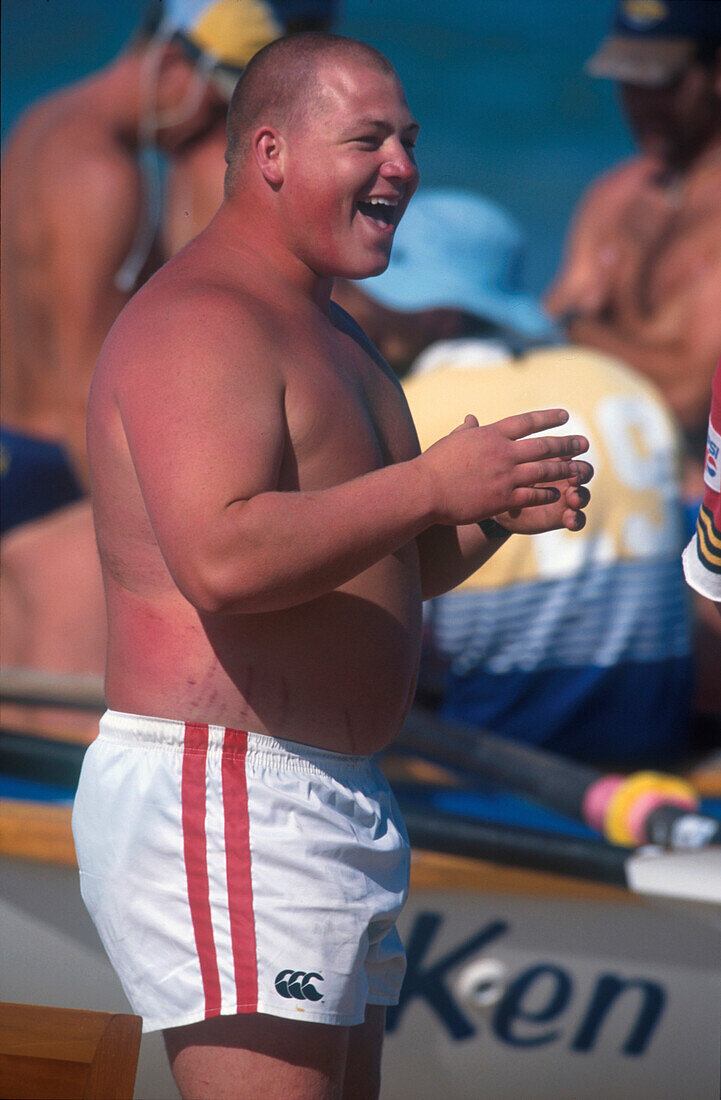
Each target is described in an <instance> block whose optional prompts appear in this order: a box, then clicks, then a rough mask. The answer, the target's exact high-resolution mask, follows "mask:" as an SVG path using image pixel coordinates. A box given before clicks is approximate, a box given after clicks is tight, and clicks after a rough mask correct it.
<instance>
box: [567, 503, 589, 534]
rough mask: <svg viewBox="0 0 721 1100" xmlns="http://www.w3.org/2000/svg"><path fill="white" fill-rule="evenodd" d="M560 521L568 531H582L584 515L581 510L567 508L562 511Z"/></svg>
mask: <svg viewBox="0 0 721 1100" xmlns="http://www.w3.org/2000/svg"><path fill="white" fill-rule="evenodd" d="M561 522H562V523H563V526H564V527H565V528H566V529H567V530H568V531H582V530H583V528H584V527H585V526H586V517H585V515H584V514H583V512H577V511H575V509H573V508H568V509H566V511H565V512H564V513H563V517H562V519H561Z"/></svg>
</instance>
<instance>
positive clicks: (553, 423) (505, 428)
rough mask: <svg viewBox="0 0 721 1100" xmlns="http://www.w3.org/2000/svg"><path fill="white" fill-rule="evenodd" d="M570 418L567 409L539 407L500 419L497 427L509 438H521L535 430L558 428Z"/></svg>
mask: <svg viewBox="0 0 721 1100" xmlns="http://www.w3.org/2000/svg"><path fill="white" fill-rule="evenodd" d="M567 420H568V413H567V412H566V410H565V409H537V410H536V411H535V412H526V413H518V414H517V415H516V416H507V417H506V418H505V419H504V420H499V421H498V423H497V424H496V427H497V428H498V430H499V431H500V432H502V433H503V435H505V436H507V437H508V439H521V438H522V437H523V436H524V435H532V434H533V432H543V431H546V430H547V429H548V428H558V427H559V426H560V425H561V424H565V423H566V421H567Z"/></svg>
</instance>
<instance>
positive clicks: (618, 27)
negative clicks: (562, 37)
mask: <svg viewBox="0 0 721 1100" xmlns="http://www.w3.org/2000/svg"><path fill="white" fill-rule="evenodd" d="M715 41H718V42H721V3H719V2H718V0H617V3H616V7H615V10H614V16H613V23H612V26H611V34H610V35H609V36H608V37H607V38H605V39H604V40H603V42H602V43H601V45H600V47H599V48H598V50H597V51H596V53H595V54H594V55H593V57H591V58H590V59H589V61H588V62H587V64H586V70H587V72H589V73H590V74H591V75H592V76H603V77H610V78H611V79H612V80H622V81H625V82H627V83H630V84H646V85H650V86H656V85H663V84H667V83H668V82H669V81H671V80H673V79H674V78H675V77H677V76H679V75H680V73H682V72H683V70H684V69H685V68H686V66H687V65H688V64H689V62H690V61H691V60H692V59H693V58H694V56H695V55H696V52H697V49H698V46H699V44H700V43H702V42H715Z"/></svg>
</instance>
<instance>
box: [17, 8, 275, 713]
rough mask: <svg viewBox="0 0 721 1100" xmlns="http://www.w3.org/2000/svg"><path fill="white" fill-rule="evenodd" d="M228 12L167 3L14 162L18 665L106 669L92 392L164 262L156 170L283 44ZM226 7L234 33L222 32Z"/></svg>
mask: <svg viewBox="0 0 721 1100" xmlns="http://www.w3.org/2000/svg"><path fill="white" fill-rule="evenodd" d="M228 7H229V2H228V0H195V2H190V3H178V2H176V0H165V2H164V4H163V12H164V17H163V21H162V22H161V24H160V27H158V28H155V29H154V30H153V31H152V32H151V31H148V32H147V33H145V32H143V33H141V34H140V35H139V36H138V37H137V39H136V40H135V41H133V42H132V43H131V44H130V46H129V47H128V48H127V49H126V50H124V51H123V53H121V54H120V55H119V56H118V57H117V58H116V59H115V60H114V61H113V62H112V63H111V64H110V65H109V66H108V67H107V68H105V69H103V70H102V71H101V72H98V73H95V74H93V75H92V76H90V77H89V78H87V79H85V80H83V81H81V82H80V83H78V84H75V85H73V86H71V87H69V88H67V89H63V90H61V91H59V92H55V93H53V94H52V95H50V96H48V97H47V98H45V99H43V100H41V101H40V102H39V103H38V104H36V105H34V106H33V107H31V108H30V110H29V111H28V112H27V113H26V114H25V115H24V116H23V117H22V118H21V119H20V122H19V123H18V125H17V126H16V128H15V129H14V131H13V132H12V134H11V135H10V137H9V139H8V142H7V146H6V148H5V149H4V151H3V164H2V192H3V202H2V329H3V361H2V417H3V432H2V496H3V514H2V518H3V526H2V529H3V532H4V537H3V540H2V569H3V577H4V584H3V589H2V623H3V637H2V645H3V662H4V663H5V664H11V665H25V666H32V667H35V668H41V669H46V670H53V671H58V672H95V671H97V672H101V671H102V669H103V662H104V651H105V647H104V644H103V635H104V617H105V613H104V600H103V593H102V583H101V578H100V569H99V564H98V561H97V552H96V549H95V539H94V535H93V529H92V516H91V512H90V505H89V503H88V502H87V500H86V499H84V494H85V493H86V491H87V486H88V472H87V456H86V447H85V407H86V402H87V396H88V390H89V387H90V378H91V375H92V370H93V367H94V364H95V361H96V359H97V356H98V353H99V351H100V348H101V345H102V342H103V340H104V339H105V336H106V335H107V333H108V331H109V329H110V327H111V325H112V323H113V321H114V320H115V318H116V317H117V315H118V314H119V313H120V311H121V309H122V308H123V306H124V305H125V303H126V302H127V301H128V300H129V298H130V296H131V295H132V294H133V293H134V291H135V290H136V289H137V288H138V286H139V285H141V284H142V282H143V281H144V280H145V279H146V278H147V277H148V275H149V274H151V273H152V272H153V271H154V270H155V269H156V268H157V267H158V266H159V264H160V263H161V261H162V252H161V248H160V244H159V239H158V234H157V230H158V224H157V222H158V218H157V214H158V211H155V212H154V211H153V210H152V201H151V200H152V198H153V195H152V194H149V193H148V191H149V189H150V190H151V191H152V188H150V184H151V182H152V170H151V168H147V167H146V169H145V170H144V169H143V166H142V165H141V157H143V158H144V156H145V154H146V153H148V152H149V151H150V148H149V147H151V146H155V147H157V148H158V149H160V150H162V151H163V152H165V153H167V154H169V155H170V156H171V157H177V156H179V155H180V154H181V153H182V151H183V150H184V149H185V148H186V147H187V145H188V144H189V143H190V142H193V143H197V142H198V141H199V140H200V139H202V137H203V135H205V134H207V133H209V132H211V131H212V130H213V128H214V126H215V124H216V123H217V122H218V121H220V122H221V123H222V122H223V121H224V119H225V115H226V112H227V107H228V102H229V99H230V94H231V92H232V87H233V86H234V83H235V79H237V76H238V75H239V73H240V71H241V67H242V65H244V64H245V61H246V60H247V59H248V58H249V57H250V56H252V53H253V52H255V51H256V50H257V49H258V48H260V46H261V45H264V44H265V43H266V42H268V41H271V40H272V39H273V38H275V37H277V35H278V34H280V33H281V30H282V28H281V27H280V25H279V24H278V23H277V22H275V21H272V20H271V19H270V18H269V16H268V14H267V11H266V10H265V9H264V10H263V11H262V12H260V11H259V14H258V18H257V19H256V21H255V22H254V23H253V22H252V21H251V19H250V14H252V9H255V8H256V7H258V8H259V7H260V5H259V3H256V0H244V3H243V4H240V5H238V4H237V3H236V4H235V13H234V12H233V11H230V14H228ZM230 8H231V9H232V8H233V3H232V0H231V3H230ZM223 9H226V21H225V23H224V24H222V32H223V33H222V35H219V34H218V32H217V29H216V30H214V28H213V25H212V23H209V20H211V19H212V17H217V18H220V17H221V16H223V14H224V13H223ZM249 28H250V29H249ZM251 31H252V33H251ZM151 157H152V154H151ZM157 197H158V196H157V195H156V196H155V198H156V199H157ZM30 521H34V522H30ZM20 717H21V716H20V715H18V714H13V713H12V712H11V711H9V710H6V711H5V712H4V720H6V721H10V720H11V718H12V720H13V722H15V723H17V721H19V720H20ZM35 717H40V718H42V722H43V723H44V722H45V721H46V719H47V717H49V716H48V715H45V716H42V715H41V716H37V715H36V716H35Z"/></svg>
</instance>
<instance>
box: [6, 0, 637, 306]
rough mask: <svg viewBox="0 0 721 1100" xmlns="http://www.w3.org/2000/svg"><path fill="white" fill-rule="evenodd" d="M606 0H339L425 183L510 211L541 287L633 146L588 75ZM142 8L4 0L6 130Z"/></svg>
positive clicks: (529, 274) (342, 27) (342, 23)
mask: <svg viewBox="0 0 721 1100" xmlns="http://www.w3.org/2000/svg"><path fill="white" fill-rule="evenodd" d="M611 7H612V4H611V0H581V2H579V0H445V2H444V0H342V5H341V8H340V19H339V23H338V28H337V29H338V30H339V31H340V32H341V33H343V34H350V35H354V36H355V37H358V38H362V39H363V40H365V41H366V42H370V43H371V44H372V45H374V46H377V47H378V48H379V49H380V50H382V51H383V53H385V54H386V55H387V56H388V57H389V58H390V59H391V61H392V62H393V64H394V65H395V66H396V68H397V70H398V72H399V74H400V76H401V79H402V81H403V83H404V85H405V88H406V92H407V94H408V101H409V103H410V106H411V108H412V110H413V111H414V112H415V114H416V117H417V118H418V120H419V121H420V122H421V124H422V132H421V138H420V141H419V146H418V159H419V163H420V167H421V172H422V176H423V182H424V183H425V184H426V185H428V184H431V185H441V184H443V185H451V186H461V187H468V188H472V189H475V190H478V191H480V192H482V193H483V194H485V195H488V196H489V197H490V198H494V199H496V200H497V201H499V202H502V203H503V204H504V205H505V206H506V207H507V208H508V209H509V210H510V211H511V212H512V213H513V214H515V216H516V217H517V218H518V219H519V220H520V222H521V223H522V224H523V226H524V227H525V229H526V232H527V234H528V239H529V251H528V258H527V263H526V283H527V285H528V287H529V288H530V289H531V290H534V291H536V292H540V291H541V290H542V289H543V288H544V287H545V286H546V285H547V284H548V282H549V281H550V279H551V277H552V275H553V273H554V271H555V270H556V268H557V266H558V263H559V260H560V255H561V249H562V244H563V238H564V235H565V231H566V227H567V224H568V219H569V217H570V214H571V211H572V209H573V207H574V206H575V204H576V202H577V200H578V198H579V196H580V194H581V192H582V191H583V189H584V188H585V186H586V185H587V183H588V182H589V181H590V180H591V179H592V178H593V177H594V176H596V175H597V174H598V173H599V172H601V171H603V170H604V169H605V168H607V167H609V166H610V165H611V164H613V163H614V162H615V161H617V160H618V159H619V158H621V157H624V156H626V155H628V153H629V152H630V151H631V143H630V139H629V137H628V135H627V132H626V129H625V127H624V123H623V120H622V118H621V116H620V113H619V111H618V109H617V107H616V101H615V92H614V88H613V85H612V84H611V83H610V82H609V81H604V80H592V79H591V78H589V77H587V76H586V75H585V74H584V72H583V63H584V61H585V60H586V58H587V57H588V56H589V54H590V53H592V52H593V49H594V47H595V46H596V44H597V43H598V41H599V40H600V38H601V37H602V36H603V35H604V33H605V31H606V28H607V26H608V24H609V21H610V12H611ZM145 10H146V4H145V3H144V2H143V0H122V2H120V3H108V2H107V0H3V3H2V8H1V11H2V72H3V77H2V82H3V96H2V135H3V138H4V137H5V135H6V133H7V131H8V129H9V127H10V126H12V123H13V121H14V120H15V118H16V117H17V116H18V114H19V113H20V112H21V111H22V110H23V108H24V107H26V106H27V105H28V104H29V103H30V102H32V100H33V99H36V98H37V97H38V96H40V95H42V94H44V93H45V92H48V91H50V90H51V89H52V88H55V87H58V86H59V85H62V84H65V83H67V82H68V81H71V80H75V79H77V78H79V77H81V76H83V75H85V74H86V73H89V72H91V71H93V70H94V69H96V68H98V67H99V66H101V65H103V64H105V63H106V62H107V61H109V60H110V59H111V58H112V57H113V55H114V54H115V53H117V51H118V50H119V49H120V48H121V47H122V46H123V44H124V42H125V41H126V40H127V38H128V37H129V36H130V34H131V33H132V31H133V30H134V28H135V27H136V26H137V25H138V23H139V22H140V19H141V17H142V15H143V13H144V12H145Z"/></svg>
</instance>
